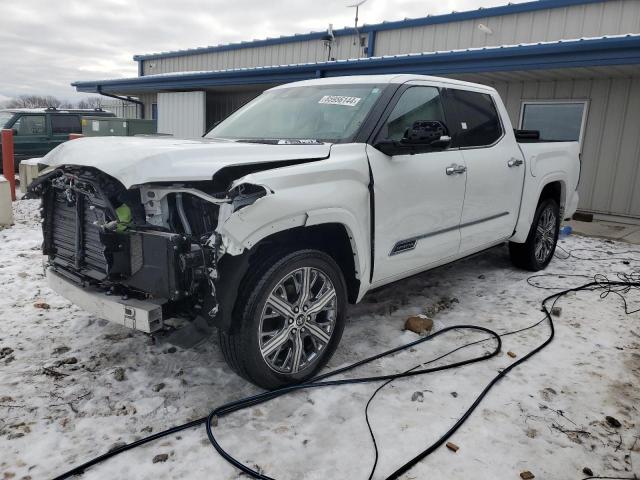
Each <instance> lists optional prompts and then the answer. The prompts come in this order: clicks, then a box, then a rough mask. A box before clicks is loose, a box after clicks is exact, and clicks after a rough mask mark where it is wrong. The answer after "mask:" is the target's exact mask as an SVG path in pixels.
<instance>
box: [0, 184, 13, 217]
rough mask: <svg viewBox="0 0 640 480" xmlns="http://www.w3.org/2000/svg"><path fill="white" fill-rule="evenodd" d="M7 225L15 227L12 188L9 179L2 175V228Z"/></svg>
mask: <svg viewBox="0 0 640 480" xmlns="http://www.w3.org/2000/svg"><path fill="white" fill-rule="evenodd" d="M7 225H13V205H12V202H11V186H10V185H9V182H8V181H7V179H6V178H4V177H3V176H2V175H0V226H7Z"/></svg>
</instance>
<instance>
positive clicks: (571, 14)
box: [375, 0, 640, 56]
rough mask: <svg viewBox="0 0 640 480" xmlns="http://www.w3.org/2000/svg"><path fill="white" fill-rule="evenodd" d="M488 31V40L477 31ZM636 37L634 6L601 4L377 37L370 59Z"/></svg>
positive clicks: (612, 1) (638, 11) (617, 1)
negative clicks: (624, 35)
mask: <svg viewBox="0 0 640 480" xmlns="http://www.w3.org/2000/svg"><path fill="white" fill-rule="evenodd" d="M480 24H483V25H485V26H487V27H489V28H490V29H491V30H492V31H493V34H492V35H487V34H486V33H484V32H482V31H481V30H480V29H479V28H478V25H480ZM634 32H640V1H638V0H609V1H605V2H602V3H592V4H586V5H576V6H572V7H565V8H554V9H548V10H539V11H536V12H525V13H517V14H510V15H501V16H497V17H486V18H480V19H476V20H465V21H461V22H451V23H442V24H436V25H426V26H422V27H414V28H407V29H397V30H387V31H382V32H378V33H377V36H376V51H375V54H376V56H378V55H396V54H400V53H418V52H428V51H434V50H455V49H461V48H474V47H487V46H497V45H513V44H518V43H532V42H542V41H552V40H561V39H571V38H582V37H597V36H602V35H614V34H623V33H634Z"/></svg>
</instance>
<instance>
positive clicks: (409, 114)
mask: <svg viewBox="0 0 640 480" xmlns="http://www.w3.org/2000/svg"><path fill="white" fill-rule="evenodd" d="M426 120H439V121H441V122H443V123H444V122H445V120H444V111H443V109H442V103H441V101H440V92H439V90H438V89H437V88H435V87H411V88H409V89H407V91H405V92H404V93H403V94H402V96H401V97H400V99H399V100H398V103H397V104H396V106H395V107H394V108H393V111H392V112H391V114H390V115H389V118H388V119H387V123H386V124H385V126H384V127H383V131H382V137H383V138H385V139H388V140H401V139H402V137H404V134H405V132H406V131H407V129H409V128H411V127H412V126H413V123H414V122H418V121H426Z"/></svg>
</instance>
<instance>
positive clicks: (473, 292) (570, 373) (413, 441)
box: [0, 201, 640, 480]
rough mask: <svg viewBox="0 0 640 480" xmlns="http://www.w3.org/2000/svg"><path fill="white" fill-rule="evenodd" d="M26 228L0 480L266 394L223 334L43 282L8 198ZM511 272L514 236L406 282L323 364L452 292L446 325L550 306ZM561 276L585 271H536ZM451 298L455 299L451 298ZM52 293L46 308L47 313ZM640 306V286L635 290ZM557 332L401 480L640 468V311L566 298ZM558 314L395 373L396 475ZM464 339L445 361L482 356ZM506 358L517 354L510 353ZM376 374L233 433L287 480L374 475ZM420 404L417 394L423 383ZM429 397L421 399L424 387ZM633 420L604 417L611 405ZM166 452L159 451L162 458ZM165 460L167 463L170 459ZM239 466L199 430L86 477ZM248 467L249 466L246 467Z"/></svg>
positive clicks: (355, 316) (16, 255)
mask: <svg viewBox="0 0 640 480" xmlns="http://www.w3.org/2000/svg"><path fill="white" fill-rule="evenodd" d="M14 208H15V213H16V225H15V226H13V227H12V228H9V229H5V230H0V260H1V265H0V292H1V295H0V478H4V479H12V478H15V479H28V478H31V479H44V478H51V477H53V476H55V475H56V474H60V473H62V472H63V471H66V470H67V469H69V468H70V467H72V466H74V465H76V464H79V463H82V462H83V461H85V460H87V459H89V458H91V457H93V456H95V455H97V454H100V453H103V452H105V451H106V450H107V449H109V448H110V447H112V446H114V445H116V444H118V443H121V442H131V441H133V440H135V439H138V438H140V437H142V436H145V435H148V434H149V432H158V431H160V430H163V429H165V428H167V427H170V426H172V425H174V424H178V423H183V422H185V421H187V420H191V419H195V418H198V417H201V416H204V415H206V414H207V413H208V412H209V410H210V409H212V408H213V407H214V406H216V405H219V404H221V403H222V402H226V401H228V400H232V399H236V398H239V397H242V396H246V395H248V394H251V393H254V392H256V391H257V388H256V387H254V386H252V385H250V384H248V383H247V382H245V381H244V380H242V379H240V378H238V377H237V376H236V375H234V374H233V373H232V372H230V371H229V369H228V368H227V367H226V365H225V363H224V360H223V358H222V354H221V353H220V351H219V348H218V345H217V339H216V338H215V337H213V338H210V339H206V340H205V341H203V342H201V343H200V344H199V345H198V346H196V347H195V348H193V349H182V348H180V347H175V346H172V345H171V344H170V343H167V342H166V341H164V340H163V339H156V340H154V339H152V338H150V337H148V336H146V335H145V334H142V333H138V332H135V331H130V330H127V329H125V328H124V327H121V326H118V325H114V324H110V323H107V322H105V321H102V320H99V319H97V318H94V317H92V316H91V315H88V314H86V313H84V312H82V311H80V310H79V309H77V308H76V307H74V306H72V305H70V304H69V303H68V302H66V301H65V300H64V299H62V298H60V297H58V296H56V295H55V294H54V293H53V292H51V291H50V290H49V289H48V288H47V287H46V285H45V281H44V277H43V272H42V257H41V255H40V252H39V246H40V241H41V240H40V230H39V223H38V216H37V203H36V202H33V201H20V202H16V203H15V204H14ZM562 246H563V247H564V248H566V249H575V248H594V249H600V250H602V251H603V252H606V251H614V252H615V251H618V250H628V249H629V246H628V245H623V244H612V243H610V242H606V241H603V240H595V239H589V238H582V237H569V238H567V239H566V240H564V241H563V243H562ZM635 258H636V259H637V261H636V262H632V263H631V264H630V265H626V264H624V263H623V262H622V261H620V260H612V261H579V260H573V259H571V260H560V259H554V260H553V262H552V264H551V265H550V267H549V268H548V270H547V272H558V273H563V274H585V275H593V274H595V273H598V272H604V273H614V272H630V271H631V270H633V269H634V268H635V269H638V266H639V265H640V255H639V254H635ZM527 277H528V274H527V273H526V272H523V271H519V270H516V269H514V268H513V267H512V266H511V265H510V263H509V258H508V253H507V250H506V248H505V247H499V248H495V249H492V250H490V251H488V252H485V253H483V254H480V255H478V256H475V257H473V258H470V259H467V260H464V261H461V262H458V263H456V264H453V265H449V266H446V267H443V268H440V269H437V270H434V271H431V272H427V273H424V274H421V275H419V276H416V277H414V278H412V279H409V280H406V281H402V282H399V283H397V284H395V285H393V286H390V287H386V288H383V289H380V290H378V291H376V292H373V293H371V294H369V295H367V296H366V297H365V299H364V301H363V302H362V303H361V304H360V305H357V306H354V307H352V308H351V309H350V310H349V318H348V324H347V327H346V329H345V334H344V337H343V340H342V343H341V346H340V347H339V349H338V352H337V354H336V355H335V357H334V358H333V360H332V361H331V362H330V365H329V366H328V368H330V369H334V368H337V367H339V366H343V365H346V364H348V363H351V362H353V361H355V360H358V359H361V358H363V357H365V356H368V355H371V354H372V353H374V352H379V351H383V350H386V349H388V348H390V347H391V346H395V345H400V344H402V343H406V342H409V341H412V340H414V339H416V338H417V336H416V335H415V334H413V333H410V332H406V331H403V325H404V322H405V320H406V318H407V316H409V315H412V314H417V313H424V312H425V311H430V310H432V309H433V307H434V305H437V304H440V303H443V304H445V305H446V306H447V307H448V308H446V309H444V310H442V311H440V312H439V313H437V314H436V315H435V318H434V319H435V327H436V329H438V328H443V327H445V326H449V325H455V324H463V323H467V324H469V323H471V324H477V325H482V326H486V327H488V328H491V329H495V330H497V331H498V332H504V331H508V330H513V329H517V328H521V327H524V326H527V325H529V324H532V323H534V322H536V321H538V320H540V319H541V318H542V314H541V313H540V310H539V307H540V300H541V299H542V298H543V297H544V296H545V295H546V292H545V291H543V290H539V289H535V288H533V287H531V286H529V285H528V284H527V282H526V278H527ZM541 281H544V282H545V285H550V286H554V287H555V286H557V287H559V289H560V288H565V287H566V286H567V284H568V283H570V282H573V283H574V284H578V283H583V281H582V279H579V278H578V279H576V278H571V277H567V278H565V279H557V278H556V279H554V278H551V279H542V280H541ZM452 299H457V302H456V301H455V300H453V301H452ZM38 302H45V304H46V305H48V306H50V308H49V309H43V308H37V307H36V305H39V306H41V307H42V306H46V305H43V304H38ZM629 302H630V304H631V306H632V307H633V306H636V308H637V307H640V295H639V294H638V292H637V291H636V292H632V293H630V294H629ZM559 305H560V306H561V307H562V312H561V315H560V316H559V317H557V318H556V338H555V340H554V342H553V343H552V344H551V345H550V346H549V347H548V348H547V349H545V350H544V351H542V352H541V353H540V354H539V355H537V356H535V357H533V358H532V359H531V360H530V361H529V362H527V363H525V364H524V365H522V366H521V367H519V368H517V369H516V370H514V371H513V372H512V373H511V374H510V375H509V376H508V377H506V378H505V379H503V380H502V381H500V382H499V384H498V385H497V386H496V387H495V388H494V389H493V390H492V391H491V392H490V393H489V395H488V397H487V398H486V399H485V401H484V402H483V403H482V404H481V405H480V407H479V408H478V409H477V410H476V412H475V413H474V414H473V416H472V417H471V419H470V420H469V421H468V422H467V423H466V424H465V425H464V426H463V427H462V428H461V429H460V430H459V431H458V432H457V433H456V434H455V435H454V436H453V438H452V439H451V441H452V442H453V443H455V444H456V445H458V447H459V450H458V451H457V452H456V453H454V452H453V451H451V450H449V449H447V448H445V447H442V448H440V449H439V450H438V451H436V452H435V453H434V454H433V455H431V456H430V457H429V458H427V459H426V460H424V461H422V462H421V463H420V464H418V465H417V466H416V467H415V468H414V469H413V470H411V471H410V472H409V473H408V474H406V475H405V476H404V477H403V478H406V479H422V478H429V479H432V480H435V479H463V478H473V479H506V480H508V479H515V480H517V479H518V478H520V473H521V472H523V471H530V472H532V473H533V474H534V475H535V478H539V479H581V478H584V477H586V476H587V475H586V474H584V473H583V472H582V471H583V468H585V467H588V468H590V469H591V470H592V471H593V472H594V474H596V475H598V474H599V475H607V476H612V477H629V478H633V474H634V473H635V475H640V438H639V437H640V387H639V385H640V314H638V313H637V314H634V315H630V316H625V315H624V314H623V312H622V307H621V302H620V299H619V298H615V297H614V296H609V297H608V298H606V299H600V298H599V296H598V294H596V293H579V294H577V295H572V296H570V297H569V298H566V299H565V300H563V301H561V302H560V304H559ZM548 333H549V329H548V327H547V325H546V324H542V325H540V326H539V327H537V328H535V329H533V330H529V331H526V332H523V333H521V334H518V335H514V336H509V337H505V339H504V346H503V351H502V353H501V354H500V355H499V356H498V357H494V358H493V359H491V360H489V361H486V362H482V363H478V364H475V365H471V366H466V367H463V368H460V369H457V370H454V371H445V372H440V373H436V374H432V375H429V376H426V377H419V378H412V379H405V380H399V381H396V382H394V383H392V384H391V385H389V386H388V387H386V388H385V389H384V390H383V391H382V392H380V394H379V395H378V396H377V398H376V399H375V400H374V402H373V404H372V406H371V409H370V413H371V418H372V424H373V428H374V430H375V432H376V435H377V439H378V444H379V448H380V455H381V456H380V462H379V467H378V471H377V474H376V477H375V478H384V477H385V476H386V475H388V474H389V473H391V472H392V471H393V470H395V468H397V467H398V466H400V465H401V464H403V463H404V462H405V461H407V460H408V459H410V458H411V457H413V456H414V455H415V454H416V453H418V452H419V451H421V450H422V449H423V448H424V447H425V446H426V445H428V444H430V443H431V442H432V441H434V440H435V439H436V438H438V437H439V436H440V435H441V434H442V433H443V432H444V431H446V430H447V429H448V427H449V426H450V425H451V424H453V423H454V421H455V420H456V419H457V418H458V417H459V416H460V414H461V413H462V412H463V411H464V410H465V409H466V408H467V407H468V406H469V405H470V404H471V402H472V401H473V400H474V398H475V396H476V395H477V394H478V393H479V392H480V391H481V389H482V388H483V387H484V385H485V384H486V383H487V382H488V381H489V380H490V379H491V378H492V377H493V376H494V375H495V374H496V372H497V371H498V370H499V369H500V368H503V367H504V366H506V365H508V364H509V363H511V362H513V361H515V360H517V358H520V357H522V356H523V355H525V354H526V353H527V352H528V351H530V350H531V349H532V348H534V347H535V346H536V345H538V344H540V343H541V342H543V341H544V339H545V338H546V336H547V335H548ZM475 338H481V336H480V335H479V334H470V333H455V332H452V333H448V334H445V335H442V336H441V337H438V338H437V339H435V340H433V341H430V342H426V343H424V344H421V345H420V346H419V347H418V348H416V349H415V351H413V352H409V351H406V352H404V353H401V354H399V355H397V356H396V357H393V358H386V359H384V360H381V361H379V362H377V363H376V364H373V365H370V366H367V367H365V368H363V369H362V370H360V371H358V372H355V373H354V374H357V375H358V376H362V375H373V374H380V373H382V372H393V371H400V370H404V369H407V368H409V367H411V366H414V365H415V364H417V363H420V362H423V361H427V360H429V359H431V358H434V357H436V356H438V355H439V354H442V353H444V352H446V351H449V350H451V349H452V348H453V347H454V346H458V345H462V344H464V343H467V342H468V341H469V340H472V339H475ZM488 348H490V344H489V343H485V344H479V345H478V346H476V347H471V348H468V349H463V350H461V351H459V352H457V353H456V354H455V355H453V356H451V357H449V358H447V359H445V360H446V361H447V362H450V361H452V360H460V359H463V358H467V357H469V356H472V355H476V354H478V353H479V352H481V351H483V349H488ZM507 352H512V353H513V354H515V355H516V357H515V358H513V357H512V356H510V355H507ZM376 387H377V385H375V384H371V385H360V386H353V387H352V386H347V387H341V388H335V389H321V390H316V391H312V392H302V393H298V394H294V395H291V396H288V397H284V398H280V399H278V400H275V401H272V402H270V403H267V404H263V405H260V406H258V407H255V408H252V409H249V410H247V411H243V412H240V413H237V414H234V415H231V416H229V417H225V418H223V419H221V421H220V426H219V427H218V430H217V431H218V433H219V438H220V439H221V443H222V445H223V446H224V447H225V448H227V449H228V450H229V451H230V452H232V453H233V454H234V455H235V456H236V457H237V458H239V459H241V460H243V461H246V462H248V463H249V464H250V465H252V466H255V468H259V469H260V470H261V471H264V472H265V473H266V474H267V475H269V476H271V477H275V478H278V479H309V480H313V479H327V478H331V479H341V478H349V479H361V478H362V479H365V478H367V476H368V473H369V470H370V467H371V462H372V460H373V450H372V446H371V442H370V439H369V436H368V433H367V430H366V425H365V422H364V406H365V403H366V401H367V399H368V398H369V396H370V394H371V393H372V392H373V390H374V389H375V388H376ZM417 391H420V392H422V393H423V401H422V402H420V401H412V396H414V393H415V392H417ZM417 396H419V395H417ZM607 415H609V416H613V417H615V418H616V419H618V420H619V421H620V422H621V426H620V427H619V428H614V427H612V426H610V425H609V424H608V423H607V422H606V420H605V416H607ZM161 454H166V455H167V457H166V458H167V459H166V461H164V462H156V463H154V462H153V459H154V457H156V456H157V455H161ZM161 458H164V457H161ZM238 477H241V475H239V474H238V472H237V471H236V470H234V469H233V468H232V467H230V466H229V465H228V464H227V463H226V462H224V461H223V460H222V459H221V458H220V457H219V456H218V455H217V454H216V453H215V451H214V450H213V449H212V448H211V447H210V446H209V443H208V441H207V438H206V434H205V431H204V429H203V428H198V429H193V430H189V431H185V432H182V433H180V434H179V435H175V436H173V437H168V438H165V439H162V440H159V441H157V442H155V443H152V444H149V445H147V446H144V447H142V448H139V449H137V450H135V451H132V452H128V453H125V454H122V455H120V456H118V457H116V458H114V459H112V460H110V461H107V462H106V463H104V464H102V465H100V466H97V467H95V468H93V469H90V470H88V471H87V472H86V474H85V475H84V477H83V478H86V479H87V480H89V479H102V478H126V479H131V480H133V479H149V478H153V479H154V480H162V479H182V478H189V479H200V478H215V479H234V478H238ZM245 478H246V477H245Z"/></svg>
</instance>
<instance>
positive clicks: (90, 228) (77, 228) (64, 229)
mask: <svg viewBox="0 0 640 480" xmlns="http://www.w3.org/2000/svg"><path fill="white" fill-rule="evenodd" d="M95 210H96V207H95V205H93V204H91V202H90V200H89V199H88V198H87V197H86V196H84V195H82V194H77V195H76V196H75V199H74V202H73V203H71V202H69V200H68V199H67V198H66V195H65V192H63V191H60V190H56V191H55V195H54V205H53V222H52V229H51V242H52V247H53V251H54V253H55V261H56V262H57V263H62V264H63V266H66V267H72V268H73V269H74V270H78V271H82V272H83V273H84V274H85V275H88V276H90V277H92V278H95V279H96V280H103V279H105V278H106V276H107V259H106V257H105V247H104V245H102V243H101V242H100V231H99V229H98V227H97V225H95V224H94V222H96V221H97V219H98V217H97V215H96V212H95Z"/></svg>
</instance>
